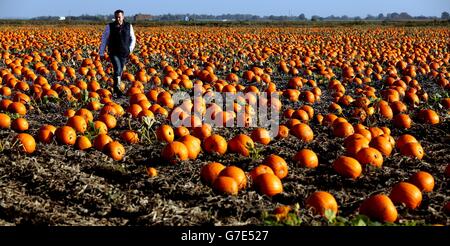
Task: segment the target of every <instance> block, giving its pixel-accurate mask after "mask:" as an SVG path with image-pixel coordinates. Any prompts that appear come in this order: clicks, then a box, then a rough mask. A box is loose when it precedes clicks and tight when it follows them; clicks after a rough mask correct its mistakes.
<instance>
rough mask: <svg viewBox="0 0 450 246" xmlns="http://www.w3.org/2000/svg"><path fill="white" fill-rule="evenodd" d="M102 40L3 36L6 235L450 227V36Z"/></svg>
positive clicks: (6, 31)
mask: <svg viewBox="0 0 450 246" xmlns="http://www.w3.org/2000/svg"><path fill="white" fill-rule="evenodd" d="M103 29H104V26H103V25H74V26H68V25H57V26H50V25H31V24H24V25H1V26H0V225H17V224H43V225H146V226H147V225H151V226H153V225H167V226H171V225H177V226H178V225H217V226H220V225H295V226H298V225H301V226H312V225H348V226H350V225H446V226H448V225H450V189H449V187H450V122H449V119H450V83H449V80H450V42H449V40H450V30H449V29H448V26H441V27H440V26H422V27H414V26H411V27H406V26H382V25H355V26H328V27H327V26H295V25H293V26H286V27H282V26H261V25H249V26H245V25H242V26H238V25H236V26H227V27H221V26H207V25H205V26H193V25H191V26H177V25H173V26H170V25H167V26H158V27H148V26H139V25H136V26H135V27H134V29H135V33H136V38H137V44H136V48H135V50H134V51H133V53H132V54H131V55H130V57H129V61H128V63H127V65H126V70H125V72H124V73H123V75H122V81H123V82H124V83H123V87H122V90H123V92H124V93H125V96H122V97H117V96H115V95H114V94H113V93H112V92H113V89H112V86H113V78H112V64H111V62H110V60H109V57H108V56H107V55H106V57H105V59H100V55H99V53H98V52H99V46H100V39H101V35H102V32H103ZM194 91H196V92H197V93H194ZM215 92H216V93H215ZM180 93H184V94H185V95H188V98H187V99H186V98H185V99H183V100H176V99H177V98H175V97H176V96H175V95H178V94H180ZM213 94H215V95H220V97H222V96H223V97H224V98H225V97H226V95H235V98H234V99H235V100H234V101H233V102H231V105H232V107H231V108H226V107H225V106H224V105H222V104H221V103H220V102H219V101H220V100H207V99H206V97H207V96H210V95H213ZM216 99H217V98H216ZM261 107H268V108H270V111H271V112H272V113H274V114H273V115H276V116H278V117H276V118H270V119H267V121H266V120H265V119H258V117H257V116H258V111H259V110H261ZM208 117H210V118H211V119H213V120H214V122H215V123H216V124H210V122H209V121H207V118H208ZM173 119H177V120H178V121H179V122H182V123H185V124H183V125H181V126H179V125H175V124H174V120H173ZM236 122H241V123H243V125H238V124H234V126H231V127H230V125H228V126H227V125H226V124H228V123H230V124H231V123H236ZM267 122H271V123H276V129H275V131H269V129H268V126H267V124H263V123H267ZM272 130H273V129H272ZM273 132H274V134H272V133H273Z"/></svg>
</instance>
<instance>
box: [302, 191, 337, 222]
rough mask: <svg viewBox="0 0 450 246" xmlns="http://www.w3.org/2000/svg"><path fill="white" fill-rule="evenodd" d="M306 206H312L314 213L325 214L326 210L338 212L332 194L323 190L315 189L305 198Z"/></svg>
mask: <svg viewBox="0 0 450 246" xmlns="http://www.w3.org/2000/svg"><path fill="white" fill-rule="evenodd" d="M306 206H307V207H309V208H312V209H313V211H314V213H315V214H320V215H322V216H324V215H325V211H326V210H331V211H332V212H333V213H334V214H337V212H338V205H337V202H336V199H335V198H334V196H333V195H331V194H330V193H328V192H325V191H316V192H314V193H312V194H311V195H310V196H309V197H308V198H307V199H306Z"/></svg>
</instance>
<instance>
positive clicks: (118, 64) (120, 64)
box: [110, 55, 128, 87]
mask: <svg viewBox="0 0 450 246" xmlns="http://www.w3.org/2000/svg"><path fill="white" fill-rule="evenodd" d="M110 58H111V62H112V64H113V70H114V74H113V79H114V87H118V86H120V85H119V84H118V79H117V77H122V73H123V68H124V67H125V64H126V63H127V62H128V58H127V57H122V56H118V55H111V56H110Z"/></svg>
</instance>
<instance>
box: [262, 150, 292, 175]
mask: <svg viewBox="0 0 450 246" xmlns="http://www.w3.org/2000/svg"><path fill="white" fill-rule="evenodd" d="M262 164H264V165H266V166H268V167H270V168H271V169H272V170H273V173H274V174H275V175H276V176H277V177H278V178H280V179H283V178H285V177H286V176H287V175H288V169H289V168H288V165H287V163H286V161H285V160H284V159H283V158H281V157H280V156H278V155H274V154H271V155H269V156H267V157H266V158H265V159H264V160H263V162H262Z"/></svg>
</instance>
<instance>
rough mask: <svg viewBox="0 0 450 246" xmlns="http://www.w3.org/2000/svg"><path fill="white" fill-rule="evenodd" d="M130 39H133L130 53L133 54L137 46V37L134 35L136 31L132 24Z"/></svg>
mask: <svg viewBox="0 0 450 246" xmlns="http://www.w3.org/2000/svg"><path fill="white" fill-rule="evenodd" d="M130 37H131V43H130V53H131V52H133V50H134V47H135V46H136V36H135V35H134V29H133V26H132V25H131V24H130Z"/></svg>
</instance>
